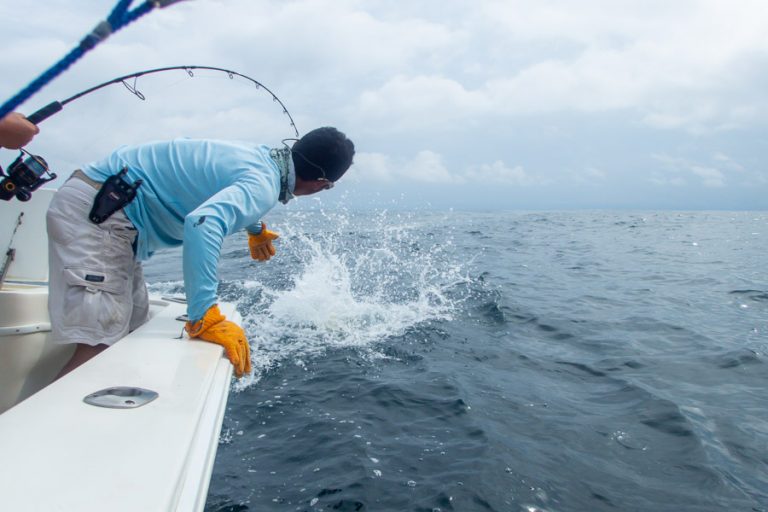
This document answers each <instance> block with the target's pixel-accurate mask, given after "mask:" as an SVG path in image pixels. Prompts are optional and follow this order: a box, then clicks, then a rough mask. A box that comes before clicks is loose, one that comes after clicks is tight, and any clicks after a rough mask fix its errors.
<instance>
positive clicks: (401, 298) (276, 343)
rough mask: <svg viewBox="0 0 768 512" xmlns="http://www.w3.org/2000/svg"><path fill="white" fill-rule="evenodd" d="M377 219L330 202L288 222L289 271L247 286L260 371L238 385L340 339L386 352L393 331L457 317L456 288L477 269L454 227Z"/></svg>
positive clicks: (400, 217)
mask: <svg viewBox="0 0 768 512" xmlns="http://www.w3.org/2000/svg"><path fill="white" fill-rule="evenodd" d="M373 218H374V221H373V222H371V216H366V217H365V219H356V218H355V217H354V216H352V215H350V214H348V213H347V212H344V211H342V212H339V213H332V214H331V213H327V212H322V211H321V212H320V213H319V214H318V213H317V212H316V213H315V214H314V215H309V214H307V213H296V214H293V215H290V216H289V219H287V221H286V222H285V223H281V227H282V237H281V243H280V247H279V251H280V254H281V260H282V261H281V263H282V265H287V267H283V268H284V270H283V272H284V273H285V275H283V276H282V279H281V276H277V277H275V276H271V279H270V278H269V277H268V276H265V279H264V280H250V281H244V282H243V283H242V285H241V287H240V289H241V290H242V296H241V297H240V299H239V303H240V304H239V309H240V311H241V312H242V314H243V324H244V327H245V329H246V331H247V333H248V336H249V340H250V342H251V346H252V348H253V351H252V352H253V354H252V356H253V367H254V371H253V374H252V375H251V376H249V377H247V378H245V379H241V380H240V381H238V383H237V384H236V386H235V389H236V390H242V389H245V388H247V387H249V386H251V385H252V384H254V383H255V382H258V380H259V379H260V377H261V375H263V373H264V372H265V371H266V370H268V369H269V368H270V367H272V366H274V365H277V364H286V363H290V364H298V365H302V366H303V365H305V362H306V360H307V359H308V358H312V357H316V356H317V355H319V354H322V353H324V352H325V351H326V350H328V349H331V348H354V349H356V350H359V351H362V352H363V353H364V354H365V355H366V356H369V357H371V358H377V357H383V355H382V354H381V352H380V351H379V350H380V348H381V347H382V346H384V345H385V344H386V340H387V339H392V338H393V337H397V336H402V335H403V334H405V333H406V332H407V331H408V330H409V329H411V328H413V327H415V326H417V325H419V324H422V323H425V322H429V321H434V320H447V319H450V318H451V315H452V313H453V312H454V311H455V310H456V307H457V305H458V303H459V302H460V300H461V299H460V298H459V297H458V296H457V295H456V294H452V293H451V290H452V289H455V288H456V287H457V286H459V285H460V284H462V283H466V282H467V280H468V278H467V277H466V276H465V275H464V269H463V267H462V265H461V264H460V263H458V262H457V257H456V256H455V254H454V253H453V251H452V234H451V233H450V227H446V232H445V233H439V234H436V233H433V232H430V231H428V230H427V229H426V227H425V226H426V225H427V224H426V223H424V224H423V225H422V223H420V222H418V219H414V218H413V217H412V216H410V215H404V214H389V213H387V212H381V213H380V214H378V215H376V216H374V217H373ZM446 224H447V225H448V226H450V223H446ZM329 226H332V227H333V228H332V229H330V230H329V229H328V227H329ZM429 226H431V227H432V228H434V226H435V223H434V221H432V222H430V223H429Z"/></svg>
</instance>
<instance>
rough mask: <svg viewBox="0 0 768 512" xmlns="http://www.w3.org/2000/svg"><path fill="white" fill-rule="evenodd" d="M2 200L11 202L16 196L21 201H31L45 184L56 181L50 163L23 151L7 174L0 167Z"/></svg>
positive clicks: (0, 197)
mask: <svg viewBox="0 0 768 512" xmlns="http://www.w3.org/2000/svg"><path fill="white" fill-rule="evenodd" d="M0 178H2V181H0V199H2V200H3V201H10V200H11V199H13V197H14V196H16V198H17V199H18V200H19V201H29V200H30V199H31V198H32V192H34V191H35V190H37V189H38V188H40V187H41V186H42V185H43V184H45V183H48V182H49V181H52V180H55V179H56V174H55V173H53V172H51V170H50V168H49V167H48V163H47V162H46V161H45V160H44V159H43V157H41V156H37V155H33V154H32V153H30V152H28V151H26V150H25V149H22V150H21V154H20V155H19V157H18V158H17V159H16V160H14V161H13V163H11V165H10V166H8V170H7V172H4V171H3V169H2V167H0Z"/></svg>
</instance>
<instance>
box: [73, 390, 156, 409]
mask: <svg viewBox="0 0 768 512" xmlns="http://www.w3.org/2000/svg"><path fill="white" fill-rule="evenodd" d="M158 396H159V395H158V393H157V392H156V391H152V390H150V389H143V388H136V387H130V386H115V387H111V388H106V389H102V390H101V391H96V392H95V393H91V394H90V395H87V396H86V397H85V398H83V402H85V403H87V404H90V405H95V406H96V407H108V408H110V409H135V408H137V407H141V406H142V405H146V404H148V403H149V402H151V401H152V400H154V399H155V398H157V397H158Z"/></svg>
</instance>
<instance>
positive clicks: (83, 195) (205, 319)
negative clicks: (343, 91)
mask: <svg viewBox="0 0 768 512" xmlns="http://www.w3.org/2000/svg"><path fill="white" fill-rule="evenodd" d="M354 153H355V149H354V144H353V143H352V141H351V140H349V139H348V138H347V137H346V136H345V135H344V134H343V133H342V132H340V131H338V130H337V129H335V128H331V127H324V128H318V129H316V130H313V131H311V132H309V133H307V134H306V135H304V136H303V137H302V138H301V139H299V140H298V141H296V143H295V144H294V145H293V146H292V147H288V146H286V147H285V148H270V147H268V146H265V145H260V146H259V145H254V144H249V143H243V142H232V141H219V140H196V139H175V140H172V141H165V142H154V143H148V144H142V145H138V146H124V147H121V148H119V149H117V150H115V151H114V152H112V153H111V154H110V155H109V156H108V157H106V158H105V159H103V160H100V161H97V162H93V163H91V164H88V165H86V166H84V167H83V168H82V170H77V171H75V172H74V173H73V174H72V176H71V177H70V178H69V179H68V180H67V182H66V183H65V184H64V185H63V186H62V187H61V189H59V191H58V192H57V193H56V195H55V196H54V198H53V200H52V201H51V205H50V207H49V209H48V213H47V218H46V220H47V226H48V244H49V267H50V268H49V269H50V292H49V298H48V307H49V311H50V315H51V328H52V331H53V340H54V342H57V343H75V344H77V348H76V350H75V353H74V355H73V356H72V358H71V360H70V361H69V362H68V363H67V364H66V365H65V367H64V368H63V369H62V371H61V373H60V374H59V377H61V376H62V375H64V374H66V373H68V372H70V371H72V370H73V369H74V368H76V367H78V366H79V365H81V364H83V363H84V362H86V361H88V360H89V359H91V358H92V357H94V356H96V355H97V354H98V353H100V352H101V351H103V350H104V349H106V348H108V347H109V346H110V345H113V344H114V343H116V342H117V341H118V340H120V339H121V338H122V337H124V336H125V335H127V334H128V333H129V332H131V331H132V330H134V329H136V328H137V327H139V326H140V325H141V324H143V323H144V322H146V320H147V315H148V312H149V305H148V297H147V289H146V285H145V283H144V277H143V273H142V268H141V262H142V261H144V260H147V259H148V258H150V257H151V256H152V254H153V253H154V252H155V251H156V250H158V249H163V248H167V247H176V246H179V245H183V273H184V288H185V292H186V295H187V314H188V317H189V318H190V321H189V322H187V324H186V326H185V328H186V330H187V333H188V334H189V335H190V337H193V338H198V339H201V340H205V341H209V342H212V343H216V344H218V345H221V346H223V347H224V350H225V352H226V355H227V357H228V358H229V360H230V361H231V362H232V364H233V366H234V370H235V374H236V375H237V376H238V377H241V376H242V375H244V374H246V373H249V372H250V349H249V346H248V341H247V339H246V337H245V332H244V331H243V329H242V328H241V327H240V326H238V325H237V324H235V323H233V322H230V321H228V320H226V318H225V317H224V315H222V314H221V313H220V311H219V308H218V305H217V298H216V289H217V287H218V280H217V276H216V270H217V266H218V260H219V256H220V252H221V244H222V242H223V239H224V237H225V236H227V235H231V234H233V233H236V232H238V231H240V230H242V229H245V230H246V231H247V232H248V245H249V248H250V252H251V256H252V257H253V258H254V259H256V260H259V261H266V260H269V259H270V258H271V257H272V256H274V254H275V248H274V245H273V244H272V241H273V240H275V239H277V238H278V235H277V234H276V233H274V232H272V231H270V230H268V229H267V228H266V225H265V224H264V223H263V222H262V218H263V216H264V215H265V214H266V213H267V212H268V211H269V210H271V209H272V208H273V207H274V206H275V204H277V202H278V201H280V202H282V203H287V202H288V201H289V200H290V199H291V198H292V197H294V196H301V195H310V194H314V193H317V192H320V191H322V190H328V189H330V188H332V187H333V185H334V183H335V182H336V181H337V180H339V179H340V178H341V177H342V176H343V175H344V173H345V172H346V171H347V169H349V167H350V166H351V165H352V158H353V156H354ZM121 171H124V172H122V173H121ZM117 179H121V180H123V181H122V183H123V184H124V185H126V187H127V188H125V187H124V189H125V190H128V189H130V188H131V187H134V189H135V197H133V198H132V199H128V200H129V201H130V202H127V204H124V206H123V207H122V208H121V209H117V211H114V213H112V214H111V215H108V216H107V218H106V220H103V221H101V222H100V223H96V222H94V221H92V220H89V216H91V218H95V219H98V220H101V217H104V215H102V216H101V217H99V215H96V216H95V217H94V216H93V214H94V212H96V210H98V208H97V206H98V207H100V206H101V205H103V204H105V203H104V202H105V201H106V202H107V203H106V204H109V201H111V200H112V199H110V197H105V196H110V194H109V193H105V192H108V191H110V190H112V186H113V185H114V183H115V182H116V181H115V180H117ZM135 187H137V188H135ZM115 190H117V192H118V193H117V194H111V195H112V196H115V197H117V196H120V195H121V193H122V192H121V191H122V190H123V189H119V190H118V189H115ZM100 191H101V193H100ZM129 192H130V191H129ZM128 197H131V195H130V194H129V196H128ZM96 213H98V212H96ZM101 213H102V214H103V213H104V211H101Z"/></svg>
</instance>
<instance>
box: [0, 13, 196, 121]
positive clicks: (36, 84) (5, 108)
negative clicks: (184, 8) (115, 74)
mask: <svg viewBox="0 0 768 512" xmlns="http://www.w3.org/2000/svg"><path fill="white" fill-rule="evenodd" d="M132 1H133V0H118V2H117V5H115V7H114V8H113V9H112V12H111V13H110V14H109V16H108V17H107V19H106V20H103V21H101V22H99V24H98V25H96V27H95V28H94V29H93V30H92V31H91V32H90V33H89V34H88V35H86V36H85V37H84V38H83V40H82V41H80V43H79V44H78V45H77V46H76V47H75V48H74V49H72V51H70V52H69V53H68V54H67V55H65V56H64V57H63V58H62V59H61V60H60V61H59V62H57V63H56V64H54V65H53V66H51V67H50V68H48V69H47V70H46V71H45V72H43V74H41V75H40V76H39V77H37V78H36V79H35V80H33V81H32V82H31V83H30V84H29V85H27V86H26V87H25V88H24V89H22V90H21V91H19V93H18V94H16V95H15V96H14V97H12V98H11V99H9V100H8V101H6V102H5V103H4V104H3V105H2V106H0V119H3V118H4V117H5V116H6V115H7V114H9V113H11V112H13V111H14V109H16V107H18V106H19V105H21V104H22V103H24V102H25V101H27V100H28V99H29V98H30V97H32V95H33V94H35V93H36V92H38V91H39V90H40V89H42V88H43V87H45V86H46V85H48V84H49V83H50V82H51V81H53V79H55V78H56V77H57V76H59V75H60V74H62V73H63V72H64V71H66V70H67V68H69V67H70V66H71V65H72V64H74V63H75V62H76V61H78V60H79V59H80V58H81V57H82V56H83V55H85V54H86V53H87V52H89V51H91V50H92V49H93V48H95V47H96V46H97V45H98V44H99V43H101V42H103V41H104V40H105V39H107V38H108V37H109V36H110V35H111V34H114V33H115V32H117V31H118V30H120V29H121V28H123V27H125V26H127V25H129V24H130V23H132V22H134V21H136V20H137V19H139V18H141V17H142V16H144V15H145V14H147V13H148V12H150V11H151V10H152V9H155V8H163V7H168V6H169V5H171V4H175V3H177V2H180V1H181V0H146V1H145V2H144V3H143V4H141V5H139V6H138V7H136V8H135V9H132V10H130V11H129V10H128V8H129V7H130V6H131V3H132Z"/></svg>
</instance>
